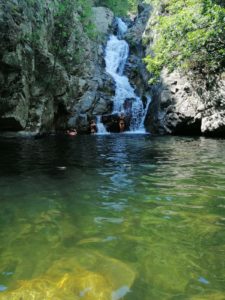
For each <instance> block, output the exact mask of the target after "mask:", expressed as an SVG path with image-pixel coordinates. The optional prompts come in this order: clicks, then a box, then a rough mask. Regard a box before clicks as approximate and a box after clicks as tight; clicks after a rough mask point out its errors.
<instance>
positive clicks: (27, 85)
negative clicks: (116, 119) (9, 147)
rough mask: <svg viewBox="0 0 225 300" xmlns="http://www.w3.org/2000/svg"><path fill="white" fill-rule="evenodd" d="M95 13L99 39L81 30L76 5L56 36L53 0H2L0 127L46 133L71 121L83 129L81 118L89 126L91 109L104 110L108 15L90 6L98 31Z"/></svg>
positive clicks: (110, 89)
mask: <svg viewBox="0 0 225 300" xmlns="http://www.w3.org/2000/svg"><path fill="white" fill-rule="evenodd" d="M100 17H101V20H102V22H104V32H103V31H102V32H101V36H102V39H101V41H99V42H97V41H96V40H95V41H93V40H92V39H91V38H90V37H89V36H88V35H87V34H86V32H85V30H84V28H83V25H82V23H81V22H80V17H79V8H77V11H75V12H74V13H73V14H71V16H70V19H69V20H68V24H67V25H68V26H67V27H66V32H65V34H66V39H63V38H62V39H61V38H60V36H62V34H61V32H60V30H59V26H58V23H57V6H56V4H55V3H54V2H52V1H49V0H47V1H46V0H45V1H44V0H40V1H38V2H35V3H33V2H32V1H25V0H23V1H16V0H2V1H1V3H0V131H19V130H26V131H32V132H48V131H52V130H60V129H64V128H66V127H67V126H68V124H69V123H71V122H73V121H74V124H73V125H75V126H77V127H78V128H79V127H81V128H83V129H84V130H85V126H84V124H83V123H82V124H80V123H79V120H80V119H82V120H83V119H84V118H81V116H83V115H85V118H86V119H87V124H88V118H89V116H91V115H92V114H93V113H94V114H98V113H100V114H101V113H103V112H104V113H107V112H108V110H109V109H110V105H111V104H110V98H111V95H112V93H113V82H112V79H111V78H110V77H109V76H108V75H107V74H105V73H104V61H103V45H102V43H104V35H106V33H107V32H108V31H109V29H110V26H111V24H112V21H113V14H112V12H111V11H109V10H108V9H106V8H102V7H100V8H98V7H96V8H93V22H96V27H97V29H98V27H99V24H98V23H99V18H100ZM97 21H98V23H97ZM62 37H63V36H62ZM71 118H72V119H71ZM82 122H83V121H82ZM87 124H86V126H87Z"/></svg>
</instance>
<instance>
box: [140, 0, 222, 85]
mask: <svg viewBox="0 0 225 300" xmlns="http://www.w3.org/2000/svg"><path fill="white" fill-rule="evenodd" d="M150 2H151V3H152V4H153V5H155V7H156V10H159V9H160V12H161V13H160V16H157V17H156V20H155V22H152V23H153V25H152V26H153V27H152V30H153V31H154V32H155V33H156V36H157V38H156V39H155V41H154V44H153V46H152V51H153V53H154V54H152V55H148V56H147V57H146V59H145V62H146V63H147V68H148V70H149V71H150V72H151V73H153V76H154V77H153V78H152V80H151V82H155V81H156V79H157V78H158V77H159V74H160V71H161V70H162V68H163V66H166V67H167V68H168V69H169V70H170V71H172V70H173V69H175V68H180V69H183V70H193V71H195V72H198V73H203V74H209V73H216V72H218V71H219V70H221V69H224V68H225V38H224V37H225V8H224V7H223V6H222V4H221V1H212V0H164V1H160V0H153V1H150Z"/></svg>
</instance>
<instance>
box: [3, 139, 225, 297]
mask: <svg viewBox="0 0 225 300" xmlns="http://www.w3.org/2000/svg"><path fill="white" fill-rule="evenodd" d="M0 146H1V147H0V205H1V206H0V207H1V209H0V241H1V242H0V300H72V299H73V300H77V299H84V300H118V299H124V300H161V299H162V300H167V299H168V300H178V299H190V300H200V299H207V300H223V299H225V230H224V229H225V140H219V139H205V138H188V137H186V138H184V137H183V138H181V137H154V138H153V137H151V136H147V135H145V136H141V135H126V134H122V135H119V134H117V135H116V134H115V135H109V136H77V137H74V138H69V137H50V138H46V139H40V140H32V139H26V140H1V141H0Z"/></svg>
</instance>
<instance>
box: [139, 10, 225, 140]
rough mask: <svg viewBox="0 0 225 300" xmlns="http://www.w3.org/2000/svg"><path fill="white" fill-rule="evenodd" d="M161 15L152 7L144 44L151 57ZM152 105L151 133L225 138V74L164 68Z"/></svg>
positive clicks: (153, 91)
mask: <svg viewBox="0 0 225 300" xmlns="http://www.w3.org/2000/svg"><path fill="white" fill-rule="evenodd" d="M161 13H162V12H161V11H160V10H159V7H155V8H154V7H153V8H152V10H151V16H150V18H149V20H148V23H147V26H146V28H145V32H144V34H143V35H142V43H144V44H145V55H147V54H151V55H154V54H153V53H151V48H152V45H153V44H154V43H155V41H156V40H157V38H158V35H159V34H160V32H156V31H155V30H154V28H155V26H154V25H155V22H157V17H158V16H159V15H160V14H161ZM151 90H152V103H151V107H150V109H149V113H148V117H147V121H146V122H147V126H148V129H149V131H150V132H152V133H163V134H185V135H192V134H198V135H200V134H204V135H211V136H225V74H224V73H223V72H222V71H221V72H217V74H214V75H210V74H207V73H204V72H201V70H194V71H193V70H192V71H188V72H185V73H184V72H181V70H178V69H176V70H174V71H173V72H168V70H167V69H166V68H164V69H163V70H162V72H161V75H160V79H159V82H158V84H155V85H151Z"/></svg>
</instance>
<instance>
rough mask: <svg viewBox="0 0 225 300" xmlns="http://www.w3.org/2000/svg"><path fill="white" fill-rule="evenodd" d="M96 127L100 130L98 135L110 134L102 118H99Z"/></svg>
mask: <svg viewBox="0 0 225 300" xmlns="http://www.w3.org/2000/svg"><path fill="white" fill-rule="evenodd" d="M96 126H97V129H98V131H97V134H98V135H102V134H103V135H104V134H109V133H108V131H107V130H106V129H105V126H104V124H103V123H102V122H101V116H97V123H96Z"/></svg>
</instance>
